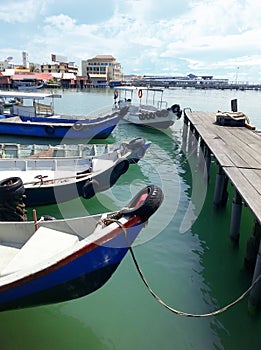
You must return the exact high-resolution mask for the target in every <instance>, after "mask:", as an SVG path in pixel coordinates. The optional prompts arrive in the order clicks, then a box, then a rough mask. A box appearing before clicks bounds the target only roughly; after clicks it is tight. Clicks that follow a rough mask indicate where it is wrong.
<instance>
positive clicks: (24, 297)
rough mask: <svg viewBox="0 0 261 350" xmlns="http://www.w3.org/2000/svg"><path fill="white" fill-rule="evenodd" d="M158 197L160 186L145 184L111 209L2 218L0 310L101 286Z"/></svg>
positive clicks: (157, 203) (46, 301)
mask: <svg viewBox="0 0 261 350" xmlns="http://www.w3.org/2000/svg"><path fill="white" fill-rule="evenodd" d="M20 194H21V195H22V193H20ZM7 197H8V195H7ZM1 198H2V197H1ZM162 200H163V194H162V191H161V189H160V188H159V187H157V186H154V185H149V186H147V187H145V188H144V189H142V190H141V191H140V192H139V193H137V194H136V196H134V198H133V199H132V200H131V202H130V203H129V205H128V206H127V207H125V208H123V209H121V210H119V211H117V212H114V213H105V214H102V215H100V214H99V215H93V216H86V217H79V218H71V219H66V220H65V219H62V220H48V221H46V220H43V219H40V220H34V221H8V222H5V221H2V222H0V252H1V254H0V311H6V310H13V309H19V308H26V307H33V306H38V305H44V304H53V303H58V302H63V301H67V300H72V299H75V298H79V297H82V296H84V295H88V294H90V293H93V292H94V291H96V290H97V289H99V288H101V287H102V286H103V285H104V284H105V283H106V282H107V281H108V280H109V279H110V277H111V276H112V274H113V273H114V272H115V270H116V269H117V267H118V266H119V264H120V263H121V261H122V260H123V258H124V256H125V255H126V254H127V252H128V250H129V248H130V246H131V245H132V244H133V242H134V241H135V239H136V237H137V236H138V234H139V233H140V231H141V230H142V228H143V227H144V224H145V223H146V222H147V221H148V220H149V218H150V217H151V216H152V215H153V214H154V213H155V212H156V211H157V209H158V208H159V206H160V205H161V202H162ZM1 204H2V205H3V204H4V203H3V202H2V203H1ZM0 213H2V212H0ZM49 219H50V218H49ZM2 220H3V217H2Z"/></svg>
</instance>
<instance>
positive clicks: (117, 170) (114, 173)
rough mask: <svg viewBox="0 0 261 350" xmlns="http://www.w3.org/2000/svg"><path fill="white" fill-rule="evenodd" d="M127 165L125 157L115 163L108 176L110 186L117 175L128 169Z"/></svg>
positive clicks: (117, 177)
mask: <svg viewBox="0 0 261 350" xmlns="http://www.w3.org/2000/svg"><path fill="white" fill-rule="evenodd" d="M129 165H130V163H129V161H128V160H127V159H124V160H122V161H120V162H119V163H118V164H116V165H115V167H114V168H113V170H112V172H111V176H110V186H113V185H114V184H115V183H116V181H117V180H118V179H119V177H120V176H121V175H123V174H124V173H126V171H127V170H128V169H129Z"/></svg>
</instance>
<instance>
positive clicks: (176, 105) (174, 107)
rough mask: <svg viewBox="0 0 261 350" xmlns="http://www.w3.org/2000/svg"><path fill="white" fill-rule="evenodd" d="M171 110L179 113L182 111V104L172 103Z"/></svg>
mask: <svg viewBox="0 0 261 350" xmlns="http://www.w3.org/2000/svg"><path fill="white" fill-rule="evenodd" d="M171 110H172V112H173V113H179V111H180V106H179V105H178V104H175V105H172V106H171Z"/></svg>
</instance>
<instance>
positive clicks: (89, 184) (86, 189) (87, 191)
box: [82, 180, 99, 199]
mask: <svg viewBox="0 0 261 350" xmlns="http://www.w3.org/2000/svg"><path fill="white" fill-rule="evenodd" d="M98 189H99V182H98V181H97V180H92V181H86V182H85V184H84V185H83V188H82V196H83V198H84V199H90V198H92V197H94V196H95V194H96V193H97V192H98Z"/></svg>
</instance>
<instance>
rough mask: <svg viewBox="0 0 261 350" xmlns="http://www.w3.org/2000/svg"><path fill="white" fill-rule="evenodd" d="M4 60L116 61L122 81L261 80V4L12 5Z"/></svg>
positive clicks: (69, 1) (0, 13) (4, 5)
mask: <svg viewBox="0 0 261 350" xmlns="http://www.w3.org/2000/svg"><path fill="white" fill-rule="evenodd" d="M0 29H1V33H2V34H1V38H0V60H1V61H2V60H5V59H6V58H7V57H8V56H12V57H14V63H15V64H21V63H22V51H26V52H28V55H29V61H30V62H37V63H40V64H42V63H48V62H51V54H52V53H53V54H58V55H63V56H66V57H68V60H69V61H74V62H76V64H77V65H78V66H79V67H80V72H81V60H84V59H88V58H92V57H94V56H96V55H106V54H110V55H113V56H114V57H115V58H116V59H117V61H118V62H120V63H121V65H122V70H123V73H124V74H142V75H143V74H159V75H187V74H189V73H194V74H197V75H203V74H210V75H213V76H214V77H216V78H228V79H230V80H236V79H237V80H238V81H248V82H260V81H261V50H260V46H261V41H260V38H261V1H260V0H201V1H199V0H96V1H95V0H92V1H89V0H74V1H73V0H41V1H39V0H9V1H6V2H1V6H0Z"/></svg>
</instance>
